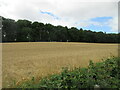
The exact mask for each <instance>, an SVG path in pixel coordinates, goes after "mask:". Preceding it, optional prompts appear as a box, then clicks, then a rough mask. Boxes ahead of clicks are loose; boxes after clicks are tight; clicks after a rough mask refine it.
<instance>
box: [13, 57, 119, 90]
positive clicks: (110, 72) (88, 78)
mask: <svg viewBox="0 0 120 90" xmlns="http://www.w3.org/2000/svg"><path fill="white" fill-rule="evenodd" d="M119 62H120V58H116V57H113V58H111V59H107V60H104V61H102V62H98V63H93V61H90V62H89V66H88V67H86V68H74V69H73V70H69V69H68V68H67V67H66V68H63V71H62V72H61V73H60V74H54V75H51V76H48V77H46V78H42V79H41V80H39V82H38V83H35V78H34V77H33V78H32V80H30V81H26V82H24V83H22V84H20V85H15V87H16V88H41V89H45V90H46V89H64V88H66V89H80V88H89V89H92V88H95V86H98V88H119V89H120V66H119Z"/></svg>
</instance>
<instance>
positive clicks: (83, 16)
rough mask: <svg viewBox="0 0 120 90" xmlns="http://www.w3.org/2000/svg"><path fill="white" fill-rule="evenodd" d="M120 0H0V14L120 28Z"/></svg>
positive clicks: (95, 27)
mask: <svg viewBox="0 0 120 90" xmlns="http://www.w3.org/2000/svg"><path fill="white" fill-rule="evenodd" d="M118 1H119V0H0V16H3V17H5V18H11V19H14V20H18V19H27V20H30V21H39V22H43V23H51V24H53V25H62V26H68V27H69V28H70V27H77V28H78V29H79V28H83V29H87V30H92V31H103V32H108V33H109V32H118Z"/></svg>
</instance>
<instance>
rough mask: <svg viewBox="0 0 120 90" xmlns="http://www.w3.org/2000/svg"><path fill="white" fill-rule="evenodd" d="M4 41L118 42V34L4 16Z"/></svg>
mask: <svg viewBox="0 0 120 90" xmlns="http://www.w3.org/2000/svg"><path fill="white" fill-rule="evenodd" d="M2 24H3V28H2V39H3V40H2V41H3V42H41V41H56V42H68V41H69V42H91V43H118V42H120V41H118V35H120V34H114V33H111V34H106V33H103V32H93V31H91V30H83V29H82V28H80V29H77V28H75V27H71V28H68V27H67V26H65V27H63V26H60V25H58V26H53V25H51V24H44V23H41V22H37V21H35V22H31V21H28V20H18V21H15V20H12V19H6V18H4V17H3V21H2Z"/></svg>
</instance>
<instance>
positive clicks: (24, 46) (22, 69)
mask: <svg viewBox="0 0 120 90" xmlns="http://www.w3.org/2000/svg"><path fill="white" fill-rule="evenodd" d="M111 56H118V44H98V43H97V44H96V43H74V42H20V43H3V44H2V71H3V74H2V76H3V77H2V79H3V87H6V86H10V85H11V84H12V83H13V82H14V80H15V81H18V82H20V81H22V80H25V79H29V78H31V77H33V76H34V77H36V78H38V79H39V78H41V77H44V76H47V75H49V74H54V73H59V72H61V70H62V69H61V68H62V67H69V68H74V67H85V66H87V65H88V63H89V60H93V61H94V62H99V61H101V60H102V59H106V58H108V57H111Z"/></svg>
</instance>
